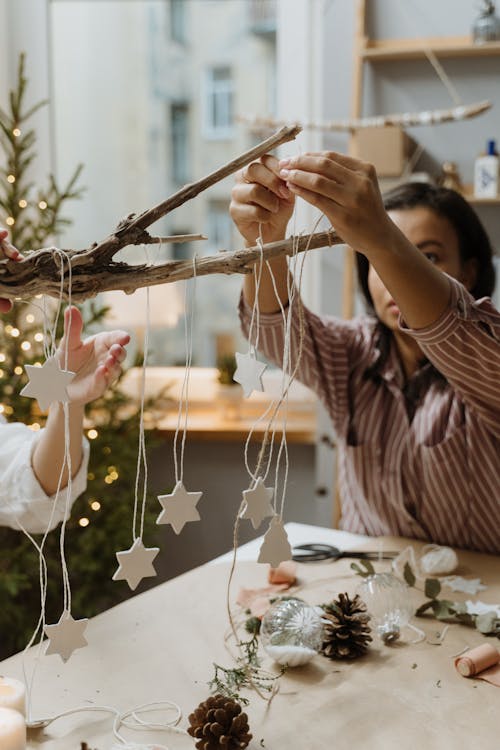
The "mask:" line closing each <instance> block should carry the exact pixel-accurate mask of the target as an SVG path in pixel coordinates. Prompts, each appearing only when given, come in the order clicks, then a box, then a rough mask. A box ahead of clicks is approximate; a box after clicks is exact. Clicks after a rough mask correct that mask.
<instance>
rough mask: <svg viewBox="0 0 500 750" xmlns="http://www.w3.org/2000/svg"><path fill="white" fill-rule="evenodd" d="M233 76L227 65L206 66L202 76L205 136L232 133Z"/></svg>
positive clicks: (221, 137)
mask: <svg viewBox="0 0 500 750" xmlns="http://www.w3.org/2000/svg"><path fill="white" fill-rule="evenodd" d="M233 86H234V84H233V77H232V73H231V68H230V67H229V66H215V67H211V68H208V69H207V70H206V71H205V76H204V87H203V88H204V109H205V113H204V115H205V116H204V130H205V136H206V137H207V138H213V139H225V138H231V137H232V135H233V125H234V114H233V101H234V91H233Z"/></svg>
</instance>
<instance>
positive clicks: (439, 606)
mask: <svg viewBox="0 0 500 750" xmlns="http://www.w3.org/2000/svg"><path fill="white" fill-rule="evenodd" d="M431 606H432V611H433V612H434V614H435V616H436V617H437V619H438V620H449V619H450V617H451V618H453V615H454V609H453V602H450V601H448V599H432V602H431Z"/></svg>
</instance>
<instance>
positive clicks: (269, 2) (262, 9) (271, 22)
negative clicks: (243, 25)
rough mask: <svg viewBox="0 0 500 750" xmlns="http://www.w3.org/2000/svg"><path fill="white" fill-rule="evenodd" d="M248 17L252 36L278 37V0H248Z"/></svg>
mask: <svg viewBox="0 0 500 750" xmlns="http://www.w3.org/2000/svg"><path fill="white" fill-rule="evenodd" d="M248 16H249V27H250V31H251V32H252V34H258V35H259V36H263V37H274V36H275V35H276V0H248Z"/></svg>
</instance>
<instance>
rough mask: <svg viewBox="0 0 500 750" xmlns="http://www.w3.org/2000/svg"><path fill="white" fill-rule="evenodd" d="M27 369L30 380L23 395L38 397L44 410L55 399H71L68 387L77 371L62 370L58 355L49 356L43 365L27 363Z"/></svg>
mask: <svg viewBox="0 0 500 750" xmlns="http://www.w3.org/2000/svg"><path fill="white" fill-rule="evenodd" d="M25 369H26V374H27V375H28V377H29V382H28V383H27V384H26V385H25V386H24V388H23V390H22V391H21V396H31V397H32V398H36V399H37V401H38V404H39V406H40V409H41V410H42V411H47V409H48V408H49V406H50V405H51V404H52V403H53V402H54V401H61V402H63V403H65V402H67V401H68V400H69V398H68V392H67V390H66V388H67V386H68V385H69V384H70V383H71V381H72V380H73V378H74V377H75V373H74V372H70V371H69V370H61V368H60V366H59V362H58V361H57V359H56V357H49V358H48V359H47V360H46V361H45V362H44V363H43V365H42V366H41V367H35V365H25Z"/></svg>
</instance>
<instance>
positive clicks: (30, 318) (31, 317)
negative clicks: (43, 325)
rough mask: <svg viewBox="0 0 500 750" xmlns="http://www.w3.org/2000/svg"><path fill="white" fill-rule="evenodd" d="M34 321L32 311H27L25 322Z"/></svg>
mask: <svg viewBox="0 0 500 750" xmlns="http://www.w3.org/2000/svg"><path fill="white" fill-rule="evenodd" d="M34 322H35V316H34V315H33V313H28V314H27V316H26V323H34Z"/></svg>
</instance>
